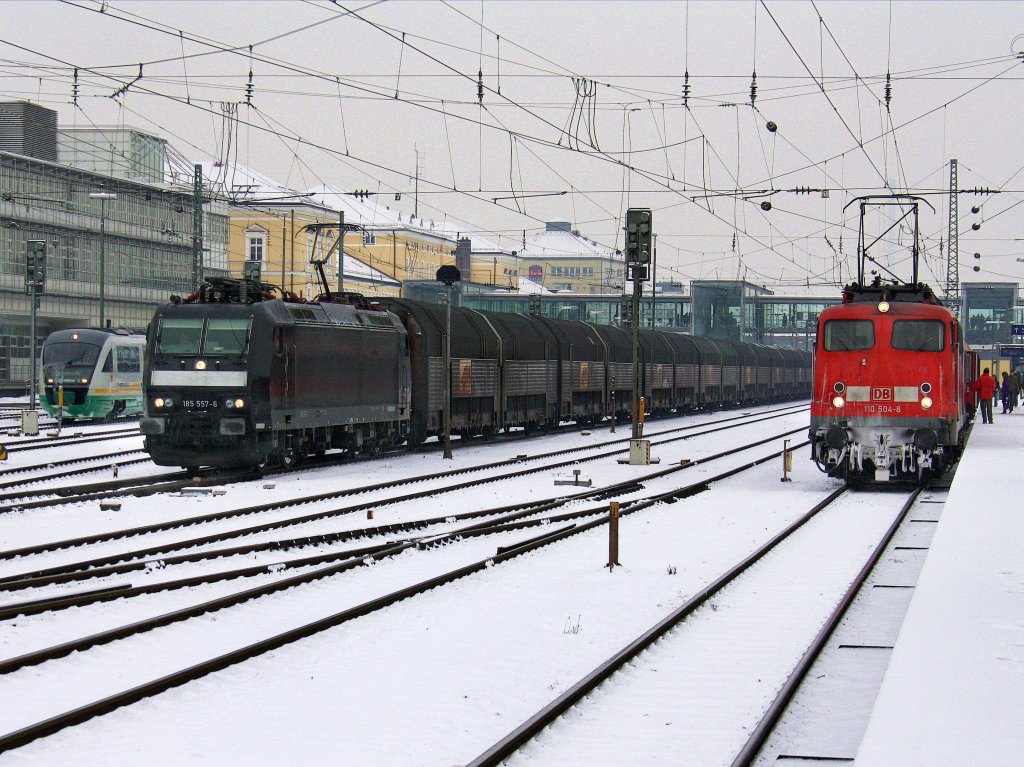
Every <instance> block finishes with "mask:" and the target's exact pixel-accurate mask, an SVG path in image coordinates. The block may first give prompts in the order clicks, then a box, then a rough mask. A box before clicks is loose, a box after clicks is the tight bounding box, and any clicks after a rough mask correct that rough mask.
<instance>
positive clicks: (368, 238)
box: [363, 232, 377, 245]
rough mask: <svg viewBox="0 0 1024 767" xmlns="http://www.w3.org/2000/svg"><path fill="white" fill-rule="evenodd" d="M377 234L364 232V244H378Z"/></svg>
mask: <svg viewBox="0 0 1024 767" xmlns="http://www.w3.org/2000/svg"><path fill="white" fill-rule="evenodd" d="M376 244H377V235H375V234H374V233H373V232H363V245H376Z"/></svg>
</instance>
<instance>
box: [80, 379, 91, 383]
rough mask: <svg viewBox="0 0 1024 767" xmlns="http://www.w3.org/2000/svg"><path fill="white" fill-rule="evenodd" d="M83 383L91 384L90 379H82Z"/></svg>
mask: <svg viewBox="0 0 1024 767" xmlns="http://www.w3.org/2000/svg"><path fill="white" fill-rule="evenodd" d="M81 381H82V383H89V379H88V378H83V379H81Z"/></svg>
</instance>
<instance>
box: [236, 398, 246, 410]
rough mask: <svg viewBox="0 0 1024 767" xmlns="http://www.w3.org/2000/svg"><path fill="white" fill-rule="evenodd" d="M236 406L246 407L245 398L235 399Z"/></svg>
mask: <svg viewBox="0 0 1024 767" xmlns="http://www.w3.org/2000/svg"><path fill="white" fill-rule="evenodd" d="M235 407H236V408H243V407H245V400H244V399H241V398H239V399H236V400H235Z"/></svg>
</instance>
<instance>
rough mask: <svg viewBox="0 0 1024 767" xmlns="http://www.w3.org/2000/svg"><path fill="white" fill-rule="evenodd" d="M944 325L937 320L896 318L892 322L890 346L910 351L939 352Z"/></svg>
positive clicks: (943, 344)
mask: <svg viewBox="0 0 1024 767" xmlns="http://www.w3.org/2000/svg"><path fill="white" fill-rule="evenodd" d="M945 340H946V326H945V324H943V323H942V322H940V321H939V320H897V321H896V322H894V323H893V324H892V348H893V349H900V350H902V351H910V352H941V351H942V350H943V349H944V348H945V343H944V342H945Z"/></svg>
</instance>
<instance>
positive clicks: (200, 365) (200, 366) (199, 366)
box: [196, 360, 206, 370]
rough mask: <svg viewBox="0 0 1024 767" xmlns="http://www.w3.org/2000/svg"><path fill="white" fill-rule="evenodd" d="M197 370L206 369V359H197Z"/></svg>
mask: <svg viewBox="0 0 1024 767" xmlns="http://www.w3.org/2000/svg"><path fill="white" fill-rule="evenodd" d="M196 370H206V360H196Z"/></svg>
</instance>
